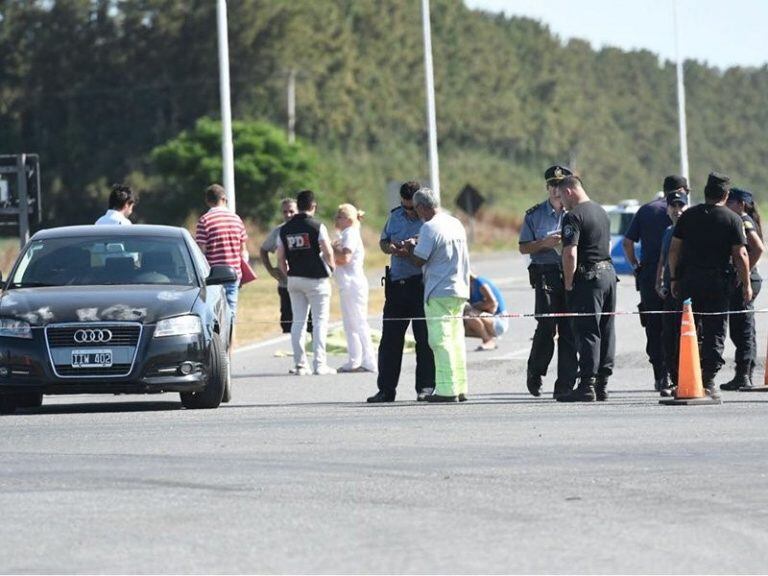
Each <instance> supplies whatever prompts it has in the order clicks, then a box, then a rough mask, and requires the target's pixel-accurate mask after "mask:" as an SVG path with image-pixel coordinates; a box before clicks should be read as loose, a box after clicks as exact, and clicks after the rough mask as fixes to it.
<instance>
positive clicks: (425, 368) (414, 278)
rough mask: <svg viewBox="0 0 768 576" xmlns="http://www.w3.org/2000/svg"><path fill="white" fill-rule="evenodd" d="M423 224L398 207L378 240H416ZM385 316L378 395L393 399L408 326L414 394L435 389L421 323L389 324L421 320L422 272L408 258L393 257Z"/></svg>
mask: <svg viewBox="0 0 768 576" xmlns="http://www.w3.org/2000/svg"><path fill="white" fill-rule="evenodd" d="M421 225H422V221H421V220H420V219H419V218H409V217H408V215H407V213H406V211H405V209H403V207H402V206H398V207H397V208H395V209H393V210H392V212H390V214H389V218H388V219H387V223H386V224H385V225H384V230H382V232H381V240H382V241H386V242H392V243H394V244H396V243H398V242H402V241H403V240H408V239H409V238H415V237H418V235H419V231H420V230H421ZM384 298H385V300H384V313H383V319H384V322H383V324H382V330H381V342H380V343H379V376H378V379H377V385H378V388H379V391H380V392H381V393H382V394H384V395H385V396H386V397H388V398H391V399H394V397H395V393H396V390H397V383H398V381H399V380H400V370H401V366H402V360H403V347H404V345H405V333H406V331H407V330H408V324H411V325H412V330H413V337H414V339H415V340H416V392H417V394H418V393H419V392H421V391H422V390H424V389H425V388H434V387H435V359H434V356H433V354H432V349H431V348H430V347H429V342H428V338H427V324H426V322H425V321H424V320H413V321H409V320H388V319H389V318H424V280H423V277H422V272H421V268H420V267H419V266H416V265H415V264H413V262H411V261H410V260H409V259H408V258H404V257H402V256H395V255H392V257H391V264H390V266H388V267H387V272H386V275H385V278H384Z"/></svg>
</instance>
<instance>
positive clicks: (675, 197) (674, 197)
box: [667, 189, 688, 206]
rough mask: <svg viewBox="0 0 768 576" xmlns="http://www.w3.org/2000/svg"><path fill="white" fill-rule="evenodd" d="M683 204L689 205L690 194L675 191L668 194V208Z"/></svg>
mask: <svg viewBox="0 0 768 576" xmlns="http://www.w3.org/2000/svg"><path fill="white" fill-rule="evenodd" d="M675 203H677V204H683V205H684V206H685V205H687V204H688V194H686V193H685V192H681V191H680V190H677V189H675V190H673V191H672V192H670V193H669V194H667V206H671V205H672V204H675Z"/></svg>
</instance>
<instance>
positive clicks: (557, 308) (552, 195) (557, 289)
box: [520, 165, 576, 398]
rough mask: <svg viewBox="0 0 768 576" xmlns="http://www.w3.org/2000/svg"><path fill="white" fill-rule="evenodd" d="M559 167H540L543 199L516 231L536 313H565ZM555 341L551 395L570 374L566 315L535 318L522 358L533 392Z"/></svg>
mask: <svg viewBox="0 0 768 576" xmlns="http://www.w3.org/2000/svg"><path fill="white" fill-rule="evenodd" d="M572 174H573V172H571V171H570V170H569V169H568V168H566V167H565V166H557V165H555V166H550V167H549V168H547V170H546V171H545V172H544V180H545V181H546V183H547V193H548V194H549V198H547V200H545V201H544V202H541V203H540V204H536V205H534V206H532V207H531V208H529V209H528V210H527V211H526V213H525V219H524V221H523V228H522V230H521V231H520V253H521V254H528V255H530V257H531V264H530V266H528V275H529V278H530V281H531V287H532V288H533V289H534V290H535V291H536V305H535V312H536V314H551V313H557V312H565V311H566V306H565V288H564V286H563V267H562V260H561V258H560V246H561V236H560V231H561V227H562V220H563V215H564V213H565V210H564V209H563V205H562V202H561V201H560V193H559V192H558V191H557V188H556V187H555V185H556V184H557V183H558V182H559V181H560V180H562V179H563V178H565V177H566V176H571V175H572ZM555 334H558V340H557V379H556V380H555V391H554V394H553V396H554V398H557V397H558V396H560V395H562V394H568V393H569V392H570V391H571V390H572V389H573V384H574V381H575V379H576V346H575V344H574V341H573V334H572V331H571V322H570V320H569V319H568V318H537V325H536V331H535V332H534V334H533V343H532V344H531V354H530V356H529V357H528V375H527V379H526V384H527V386H528V391H529V392H530V393H531V394H532V395H533V396H540V395H541V386H542V382H541V380H542V377H543V376H545V375H546V373H547V369H548V368H549V363H550V361H551V360H552V356H553V354H554V351H555Z"/></svg>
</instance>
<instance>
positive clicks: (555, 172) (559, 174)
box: [544, 164, 573, 182]
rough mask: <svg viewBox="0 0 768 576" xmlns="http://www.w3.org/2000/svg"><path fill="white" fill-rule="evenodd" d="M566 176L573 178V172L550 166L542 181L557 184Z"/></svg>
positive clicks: (561, 167) (564, 168) (556, 165)
mask: <svg viewBox="0 0 768 576" xmlns="http://www.w3.org/2000/svg"><path fill="white" fill-rule="evenodd" d="M566 176H573V171H572V170H571V169H570V168H567V167H565V166H560V165H558V164H555V165H554V166H550V167H549V168H547V169H546V171H545V172H544V180H546V181H547V182H559V181H560V180H562V179H563V178H565V177H566Z"/></svg>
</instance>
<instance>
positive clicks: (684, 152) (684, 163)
mask: <svg viewBox="0 0 768 576" xmlns="http://www.w3.org/2000/svg"><path fill="white" fill-rule="evenodd" d="M674 18H675V52H676V57H677V116H678V120H679V123H680V173H681V174H680V175H681V176H684V177H685V178H686V179H687V180H689V178H688V127H687V125H686V118H685V81H684V79H683V60H682V58H681V57H680V33H679V31H678V29H677V22H678V20H677V1H675V3H674Z"/></svg>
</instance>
